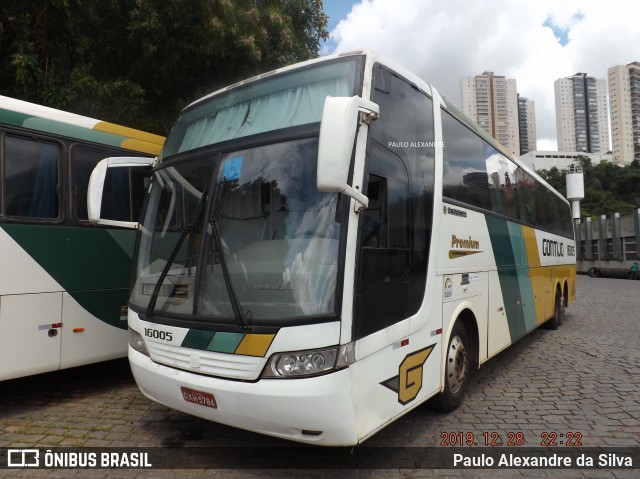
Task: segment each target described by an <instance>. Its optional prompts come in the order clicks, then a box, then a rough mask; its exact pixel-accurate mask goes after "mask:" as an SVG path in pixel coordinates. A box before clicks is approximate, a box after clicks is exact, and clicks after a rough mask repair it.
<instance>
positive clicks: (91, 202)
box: [87, 157, 156, 228]
mask: <svg viewBox="0 0 640 479" xmlns="http://www.w3.org/2000/svg"><path fill="white" fill-rule="evenodd" d="M155 161H156V159H155V158H143V157H113V158H105V159H104V160H101V161H100V162H99V163H98V164H97V165H96V166H95V168H94V169H93V172H92V173H91V177H90V178H89V187H88V190H87V215H88V217H89V221H90V222H91V223H94V224H99V225H105V226H119V227H123V228H136V227H137V225H138V223H137V222H135V221H120V220H114V219H106V218H101V216H100V214H101V212H102V199H103V196H104V190H105V180H106V178H107V171H108V170H109V169H111V168H132V167H133V168H145V169H147V170H149V171H150V170H151V167H152V165H153V164H154V162H155ZM143 191H146V188H145V189H144V190H143ZM123 194H127V195H128V192H126V193H125V192H123Z"/></svg>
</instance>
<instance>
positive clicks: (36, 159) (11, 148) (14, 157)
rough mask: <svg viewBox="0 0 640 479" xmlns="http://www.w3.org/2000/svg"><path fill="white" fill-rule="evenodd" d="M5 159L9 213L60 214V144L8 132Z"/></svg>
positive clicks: (32, 214) (5, 182)
mask: <svg viewBox="0 0 640 479" xmlns="http://www.w3.org/2000/svg"><path fill="white" fill-rule="evenodd" d="M4 159H5V160H4V163H5V178H4V194H5V205H6V210H5V213H6V215H7V216H17V217H25V218H47V219H53V218H58V217H59V214H60V198H59V196H58V170H59V161H60V148H59V147H58V146H57V145H55V144H53V143H47V142H42V141H35V140H31V139H26V138H18V137H13V136H7V137H6V138H5V143H4Z"/></svg>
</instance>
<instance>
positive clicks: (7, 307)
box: [0, 293, 62, 380]
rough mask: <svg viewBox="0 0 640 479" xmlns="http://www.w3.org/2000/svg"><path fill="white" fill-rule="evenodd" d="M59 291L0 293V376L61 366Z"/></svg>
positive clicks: (42, 370)
mask: <svg viewBox="0 0 640 479" xmlns="http://www.w3.org/2000/svg"><path fill="white" fill-rule="evenodd" d="M61 310H62V294H61V293H43V294H21V295H8V296H2V297H0V380H5V379H12V378H17V377H21V376H27V375H30V374H39V373H44V372H47V371H55V370H57V369H59V367H60V344H61V334H60V329H61V326H60V323H61V322H62V321H61Z"/></svg>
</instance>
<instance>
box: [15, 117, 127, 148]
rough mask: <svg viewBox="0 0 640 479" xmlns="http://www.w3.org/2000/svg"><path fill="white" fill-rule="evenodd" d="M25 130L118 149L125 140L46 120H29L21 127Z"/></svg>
mask: <svg viewBox="0 0 640 479" xmlns="http://www.w3.org/2000/svg"><path fill="white" fill-rule="evenodd" d="M22 126H24V127H25V128H31V129H33V130H38V131H46V132H49V133H53V134H56V135H62V136H66V137H69V138H78V139H80V140H87V141H92V142H95V143H102V144H103V145H111V146H115V147H120V145H121V144H122V143H123V142H124V140H126V139H127V138H125V137H123V136H120V135H113V134H111V133H105V132H102V131H97V130H91V129H89V128H84V127H82V126H77V125H70V124H68V123H61V122H59V121H54V120H49V119H46V118H35V117H32V118H29V119H27V120H26V121H25V122H24V124H23V125H22Z"/></svg>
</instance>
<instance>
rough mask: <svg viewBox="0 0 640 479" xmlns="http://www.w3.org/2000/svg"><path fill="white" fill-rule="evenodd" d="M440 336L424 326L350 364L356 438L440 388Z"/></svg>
mask: <svg viewBox="0 0 640 479" xmlns="http://www.w3.org/2000/svg"><path fill="white" fill-rule="evenodd" d="M405 321H407V320H405ZM384 333H385V331H379V332H378V333H374V334H373V335H371V336H374V335H379V334H384ZM363 339H364V340H366V339H367V338H363ZM441 339H442V335H434V336H433V337H431V335H430V334H429V333H428V331H427V328H425V329H422V330H420V331H419V332H417V333H415V334H413V335H411V336H406V337H404V338H403V339H400V340H398V341H396V342H394V343H392V344H389V345H388V346H387V347H385V348H383V349H380V350H379V351H377V352H375V353H373V354H370V355H368V356H366V357H364V358H362V359H359V360H358V361H356V362H355V363H353V364H352V365H351V366H350V369H351V371H352V372H351V378H352V381H353V401H354V404H353V407H354V412H355V416H356V424H357V429H358V431H357V434H358V440H359V441H362V440H363V439H365V438H366V437H368V436H370V435H371V434H372V433H374V432H375V431H377V430H379V429H380V428H382V427H383V426H385V425H386V424H388V423H389V422H391V421H392V420H394V419H396V418H397V417H398V416H399V415H402V414H404V413H405V412H407V411H409V410H411V408H413V407H415V406H417V405H418V404H420V402H421V401H422V400H423V399H425V398H426V397H428V396H431V395H433V394H434V393H436V392H438V391H439V388H440V373H439V371H440V356H441V354H442V353H441ZM357 349H358V343H356V350H357Z"/></svg>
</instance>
